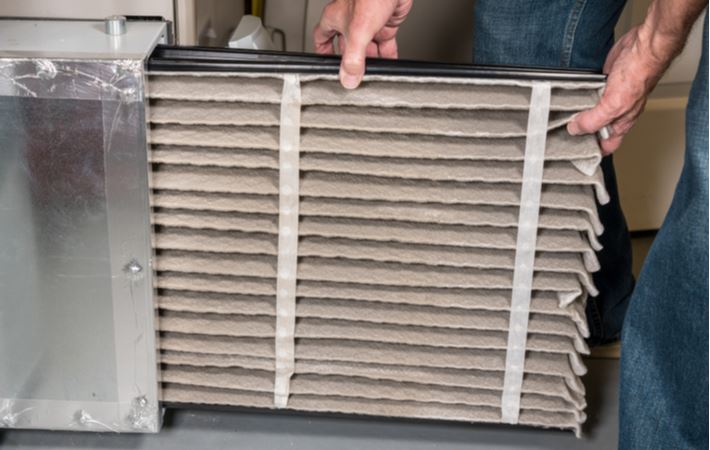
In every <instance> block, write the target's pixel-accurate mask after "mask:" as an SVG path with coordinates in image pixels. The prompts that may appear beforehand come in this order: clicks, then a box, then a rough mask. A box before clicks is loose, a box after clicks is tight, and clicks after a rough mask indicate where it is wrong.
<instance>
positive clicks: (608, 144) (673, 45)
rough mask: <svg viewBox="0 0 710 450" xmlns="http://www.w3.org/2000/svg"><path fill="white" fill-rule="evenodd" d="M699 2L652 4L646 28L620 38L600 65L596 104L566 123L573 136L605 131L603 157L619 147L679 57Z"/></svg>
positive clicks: (684, 0) (661, 1) (700, 6)
mask: <svg viewBox="0 0 710 450" xmlns="http://www.w3.org/2000/svg"><path fill="white" fill-rule="evenodd" d="M703 3H704V2H703V1H698V0H681V1H677V0H676V1H670V0H656V1H655V2H654V3H653V4H652V5H651V7H650V8H649V12H648V15H647V17H646V20H645V21H644V23H643V24H642V25H640V26H638V27H636V28H634V29H632V30H631V31H629V32H628V33H626V34H625V35H624V36H622V37H621V39H619V41H618V42H617V43H616V44H615V45H614V47H613V48H612V49H611V51H610V52H609V55H608V56H607V59H606V62H605V63H604V73H606V74H607V75H608V76H607V85H606V89H605V90H604V93H603V94H602V97H601V99H600V100H599V102H598V103H597V105H596V106H595V107H594V108H592V109H590V110H587V111H583V112H581V113H579V114H577V115H576V116H575V117H574V118H573V119H572V121H571V122H570V123H569V124H567V131H569V133H570V134H572V135H577V134H591V133H595V132H597V131H599V130H600V129H602V128H603V127H605V126H606V127H607V131H609V135H610V136H609V138H608V139H603V140H602V141H601V144H600V145H601V147H602V153H603V154H605V155H608V154H610V153H612V152H613V151H614V150H616V149H617V148H619V146H620V145H621V141H622V140H623V139H624V136H625V135H626V133H628V132H629V130H630V129H631V127H632V126H633V125H634V123H635V122H636V119H637V118H638V117H639V115H641V113H642V112H643V109H644V107H645V106H646V99H647V97H648V95H649V94H650V93H651V91H652V90H653V88H654V87H656V84H657V83H658V80H660V79H661V76H662V75H663V73H664V72H665V71H666V69H668V66H669V65H670V63H671V62H672V61H673V59H674V58H675V57H676V56H677V55H678V54H679V53H680V51H681V50H682V49H683V45H684V44H685V40H686V39H687V37H688V33H689V32H690V27H691V25H692V24H693V22H694V20H695V19H696V18H697V17H698V15H699V14H700V12H701V11H702V9H703V7H704V6H703Z"/></svg>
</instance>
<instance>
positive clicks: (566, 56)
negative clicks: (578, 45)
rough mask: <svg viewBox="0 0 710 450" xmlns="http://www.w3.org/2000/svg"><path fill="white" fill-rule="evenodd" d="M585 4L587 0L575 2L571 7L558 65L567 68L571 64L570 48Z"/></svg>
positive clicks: (572, 45)
mask: <svg viewBox="0 0 710 450" xmlns="http://www.w3.org/2000/svg"><path fill="white" fill-rule="evenodd" d="M586 4H587V0H577V1H576V2H575V4H574V6H573V7H572V11H571V12H570V15H569V19H567V25H566V26H565V36H564V40H563V42H562V53H561V55H560V65H561V66H562V67H569V66H570V64H571V62H572V48H573V47H574V40H575V35H576V33H577V25H579V19H580V17H581V16H582V11H583V10H584V7H585V6H586Z"/></svg>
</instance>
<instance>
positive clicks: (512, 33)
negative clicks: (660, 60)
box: [473, 0, 634, 345]
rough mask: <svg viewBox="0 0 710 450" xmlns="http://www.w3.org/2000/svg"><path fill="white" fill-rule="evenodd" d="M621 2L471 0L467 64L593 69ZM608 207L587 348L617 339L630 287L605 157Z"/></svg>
mask: <svg viewBox="0 0 710 450" xmlns="http://www.w3.org/2000/svg"><path fill="white" fill-rule="evenodd" d="M624 4H625V0H478V1H477V2H476V9H475V13H474V34H475V35H474V50H473V60H474V62H475V63H477V64H512V65H527V66H547V67H574V68H588V69H594V70H601V68H602V66H603V65H604V60H605V58H606V55H607V53H608V52H609V49H611V46H612V45H613V44H614V26H615V25H616V22H617V21H618V19H619V15H620V14H621V11H622V9H623V8H624ZM602 170H603V171H604V179H605V181H606V187H607V190H608V191H609V196H610V197H611V201H610V202H609V204H607V205H605V206H599V208H598V210H599V217H600V219H601V221H602V223H603V224H604V229H605V231H604V234H602V235H601V236H600V242H601V244H602V245H603V246H604V249H603V250H602V251H601V252H599V254H598V257H599V261H600V262H601V263H602V269H601V270H600V271H599V272H597V273H595V274H594V282H595V284H596V285H597V287H598V288H599V296H597V297H596V298H590V299H589V301H588V303H587V318H588V321H589V328H590V332H591V336H590V338H589V342H590V344H592V345H596V344H600V343H605V342H609V341H613V340H615V339H617V338H618V336H619V333H620V330H621V325H622V323H623V319H624V315H625V313H626V307H627V305H628V302H629V298H630V297H631V292H632V290H633V287H634V280H633V275H632V274H631V241H630V239H629V233H628V229H627V226H626V219H624V214H623V213H622V211H621V206H620V205H619V195H618V191H617V186H616V176H615V174H614V165H613V161H612V158H611V157H607V158H604V159H603V160H602Z"/></svg>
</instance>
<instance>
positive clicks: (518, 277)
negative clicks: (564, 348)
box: [501, 82, 551, 424]
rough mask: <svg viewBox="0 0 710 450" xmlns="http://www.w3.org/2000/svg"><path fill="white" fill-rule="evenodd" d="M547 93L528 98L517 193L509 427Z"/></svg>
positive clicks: (519, 370)
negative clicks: (521, 172)
mask: <svg viewBox="0 0 710 450" xmlns="http://www.w3.org/2000/svg"><path fill="white" fill-rule="evenodd" d="M550 92H551V85H550V83H545V82H535V83H533V85H532V93H531V95H530V112H529V115H528V129H527V138H526V141H525V160H524V162H523V182H522V187H521V191H520V211H519V215H518V238H517V242H516V246H515V269H514V271H513V293H512V297H511V303H510V325H509V327H508V347H507V349H506V355H505V376H504V379H503V394H502V397H501V420H502V421H503V422H506V423H512V424H515V423H518V419H519V416H520V394H521V390H522V386H523V373H524V370H525V351H526V346H527V335H528V319H529V315H530V297H531V293H532V281H533V269H534V265H535V247H536V244H537V228H538V218H539V216H540V195H541V191H542V171H543V167H544V163H545V144H546V141H547V122H548V119H549V116H550Z"/></svg>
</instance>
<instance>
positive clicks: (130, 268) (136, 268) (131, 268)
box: [124, 259, 143, 275]
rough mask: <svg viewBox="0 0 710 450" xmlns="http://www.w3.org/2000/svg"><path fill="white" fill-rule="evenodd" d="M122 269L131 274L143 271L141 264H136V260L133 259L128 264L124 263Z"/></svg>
mask: <svg viewBox="0 0 710 450" xmlns="http://www.w3.org/2000/svg"><path fill="white" fill-rule="evenodd" d="M124 270H125V271H126V272H127V273H129V274H131V275H137V274H139V273H141V272H142V271H143V266H141V265H140V264H138V261H136V260H135V259H134V260H132V261H131V262H129V263H128V264H126V267H125V268H124Z"/></svg>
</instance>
